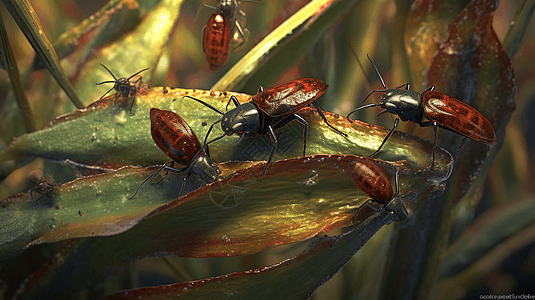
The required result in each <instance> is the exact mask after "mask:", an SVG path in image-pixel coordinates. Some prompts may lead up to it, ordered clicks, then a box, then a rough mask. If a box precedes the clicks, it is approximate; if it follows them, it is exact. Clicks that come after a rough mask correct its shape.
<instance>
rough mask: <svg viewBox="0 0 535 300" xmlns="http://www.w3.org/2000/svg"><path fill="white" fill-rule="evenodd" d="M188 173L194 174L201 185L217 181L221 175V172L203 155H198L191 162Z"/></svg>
mask: <svg viewBox="0 0 535 300" xmlns="http://www.w3.org/2000/svg"><path fill="white" fill-rule="evenodd" d="M188 171H189V172H190V173H191V174H194V175H195V177H196V178H197V180H198V181H199V182H202V183H212V182H214V181H216V180H217V179H219V174H221V170H219V168H218V167H217V165H216V164H214V163H213V162H212V160H211V159H210V157H208V155H206V154H205V153H203V154H201V155H199V156H198V157H197V159H195V160H194V161H193V163H192V164H191V166H190V167H189V170H188Z"/></svg>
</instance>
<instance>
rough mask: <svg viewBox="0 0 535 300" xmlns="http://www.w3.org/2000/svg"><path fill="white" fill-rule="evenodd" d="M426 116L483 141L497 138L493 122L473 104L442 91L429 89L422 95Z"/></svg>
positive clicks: (492, 140)
mask: <svg viewBox="0 0 535 300" xmlns="http://www.w3.org/2000/svg"><path fill="white" fill-rule="evenodd" d="M422 104H423V110H424V114H425V116H426V117H427V118H428V119H430V120H433V121H436V122H437V123H438V124H440V125H441V126H443V127H445V128H446V129H451V130H452V131H454V132H457V133H459V134H461V135H464V136H466V137H468V138H471V139H473V140H476V141H479V142H483V143H493V142H494V140H495V139H496V135H495V133H494V128H493V127H492V124H491V123H490V122H489V120H487V118H485V116H483V115H482V114H481V113H480V112H478V111H477V110H476V109H475V108H473V107H472V106H470V105H468V104H466V103H464V102H462V101H460V100H458V99H455V98H453V97H450V96H448V95H444V94H442V93H438V92H434V91H428V92H425V93H424V94H423V95H422Z"/></svg>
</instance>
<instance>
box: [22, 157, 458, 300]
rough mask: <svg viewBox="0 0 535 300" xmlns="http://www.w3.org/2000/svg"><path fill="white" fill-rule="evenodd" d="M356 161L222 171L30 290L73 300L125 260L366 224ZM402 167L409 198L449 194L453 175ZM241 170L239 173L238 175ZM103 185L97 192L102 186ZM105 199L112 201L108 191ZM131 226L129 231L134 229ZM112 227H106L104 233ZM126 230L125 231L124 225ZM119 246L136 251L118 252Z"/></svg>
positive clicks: (243, 250) (222, 253) (69, 260)
mask: <svg viewBox="0 0 535 300" xmlns="http://www.w3.org/2000/svg"><path fill="white" fill-rule="evenodd" d="M356 159H359V158H358V157H355V156H336V155H321V156H310V157H305V158H298V159H290V160H283V161H278V162H275V163H273V165H272V166H271V167H270V168H268V171H267V173H266V175H265V176H264V179H263V180H262V181H259V180H258V179H257V178H260V177H261V174H262V171H263V168H264V164H263V163H259V162H257V163H253V164H250V163H249V164H245V165H244V164H241V163H238V164H237V163H233V164H223V165H220V166H221V167H222V168H223V169H224V170H225V171H224V174H229V175H228V177H226V178H225V179H223V180H221V181H218V182H215V183H213V184H210V185H208V186H204V187H201V188H200V189H197V190H195V191H193V192H191V193H189V194H187V195H185V196H183V197H181V198H178V199H176V200H174V201H172V202H169V203H168V204H164V205H163V206H161V207H159V208H157V209H155V210H153V211H152V212H150V213H149V214H147V215H146V216H145V217H143V220H141V221H139V222H138V223H137V225H136V226H134V227H132V228H131V229H130V230H128V231H125V232H123V233H121V234H118V235H113V236H107V237H98V238H97V237H95V238H92V239H90V240H85V241H83V240H81V241H80V242H77V243H76V244H77V245H79V246H77V247H78V249H77V250H76V252H75V253H72V254H69V257H64V259H65V264H64V265H61V266H58V267H57V269H56V270H55V271H53V272H52V271H49V272H47V273H46V274H45V275H43V276H44V277H43V279H42V281H40V282H39V283H36V284H38V285H40V287H39V288H35V287H33V288H32V289H31V290H30V291H28V292H29V293H30V294H31V295H35V294H34V293H42V292H45V291H44V290H43V289H46V294H49V293H52V294H56V293H62V294H63V293H66V295H70V294H71V293H74V292H76V291H77V289H78V287H81V286H85V285H89V286H93V285H95V284H97V283H99V282H101V281H103V280H105V279H106V278H108V276H110V275H111V274H110V273H109V272H110V271H112V269H113V268H112V269H110V266H118V264H119V265H120V264H121V262H123V261H125V260H126V261H128V260H133V259H139V258H146V257H160V256H166V255H173V256H182V257H229V256H241V255H246V254H251V253H255V252H258V251H260V250H263V249H266V248H269V247H272V246H275V245H281V244H287V243H291V242H295V241H301V240H304V239H307V238H310V237H312V236H314V235H316V234H318V233H320V232H324V231H327V230H330V229H333V228H338V227H342V226H348V225H350V224H352V223H353V222H355V221H357V220H363V218H366V217H367V216H369V215H370V214H373V213H375V211H374V210H372V209H365V210H363V211H364V214H363V215H362V216H361V214H359V216H358V219H353V216H354V215H355V212H356V211H357V209H358V207H359V206H361V205H362V204H363V203H364V202H365V201H366V200H368V198H369V197H368V196H367V195H366V194H364V193H363V192H362V191H360V190H359V189H358V188H356V187H355V185H354V183H353V181H352V179H351V177H350V176H348V173H347V169H348V166H349V161H351V160H356ZM376 163H377V165H378V166H379V167H380V168H383V169H385V171H388V172H390V174H391V172H392V167H388V165H384V163H381V162H380V161H377V162H376ZM249 165H250V167H248V166H249ZM397 167H399V168H400V176H401V177H400V189H401V193H406V192H408V191H412V192H415V193H416V195H417V197H418V198H419V199H425V198H427V197H429V196H430V195H433V194H436V193H439V192H441V191H442V190H443V188H444V186H443V185H442V183H441V182H443V180H445V178H446V177H445V176H447V175H448V174H447V172H445V171H444V172H438V173H437V171H436V170H435V171H424V172H421V171H419V170H415V171H414V170H411V169H410V168H408V167H407V165H406V162H400V163H398V164H397ZM235 168H237V172H235V173H233V172H232V171H233V170H235ZM110 174H112V173H110ZM105 175H108V174H105ZM105 175H99V176H105ZM391 176H392V175H391ZM415 178H416V180H415ZM127 180H130V179H127V178H126V177H124V178H122V180H121V181H122V184H123V185H124V184H125V181H127ZM93 181H94V180H93ZM138 182H139V178H138ZM119 184H120V183H116V185H119ZM95 185H96V187H93V188H99V186H98V185H97V184H95ZM167 188H168V187H148V186H147V187H144V188H143V189H142V190H141V192H140V194H139V195H138V197H139V198H140V199H139V200H137V202H136V203H138V205H142V202H148V203H147V204H146V207H147V208H149V207H150V206H151V205H153V204H151V202H152V201H148V200H149V199H152V197H155V196H153V194H160V195H161V194H162V193H164V192H163V190H167ZM101 189H104V188H101ZM154 189H157V190H154ZM158 189H159V191H158ZM156 191H157V192H156ZM86 194H87V193H86ZM101 195H102V196H104V193H102V194H101ZM273 195H277V197H273ZM112 196H116V198H118V199H117V200H115V201H116V202H118V201H119V200H120V199H124V197H125V195H124V194H122V195H114V194H112V195H109V197H108V198H111V197H112ZM110 201H111V200H110ZM117 205H121V204H115V205H113V204H110V205H109V206H110V208H111V210H113V207H115V206H117ZM101 207H102V206H101V205H97V206H96V207H95V208H94V209H92V210H88V211H87V213H85V214H84V216H83V217H84V218H85V217H86V216H87V217H90V216H91V214H92V212H93V211H95V212H96V213H97V214H100V215H105V212H101V210H102V209H101ZM106 210H107V208H106ZM130 211H131V210H130ZM127 212H128V211H127ZM118 215H119V216H120V215H126V214H118ZM134 217H135V216H132V223H133V224H135V223H136V222H137V220H136V219H134ZM118 218H122V217H118ZM114 219H115V218H114V217H113V216H111V215H107V216H105V217H104V219H102V217H101V218H100V220H101V222H102V223H105V224H104V225H107V224H110V222H113V220H114ZM73 222H75V223H73V225H76V224H78V223H80V222H77V221H76V220H75V221H73ZM106 222H108V223H106ZM95 223H97V222H95ZM123 223H125V222H123ZM193 224H194V225H195V226H192V225H193ZM69 226H70V225H69V224H65V226H64V228H65V229H62V230H60V231H57V232H56V231H49V233H47V234H45V235H43V236H42V237H41V238H39V239H38V240H36V241H35V242H34V243H32V244H35V243H40V242H43V241H48V242H50V241H52V240H54V239H56V240H57V239H65V238H67V236H66V233H70V232H71V230H70V229H69ZM80 226H81V227H84V226H85V225H84V224H80V225H76V226H72V228H73V230H72V234H70V235H69V237H73V236H75V235H77V236H84V235H85V236H90V235H89V229H90V228H91V227H87V230H86V233H85V234H80V232H81V231H80V230H78V229H79V228H80ZM92 226H93V227H94V225H92ZM99 226H100V225H99ZM126 226H127V227H129V226H130V224H127V225H126ZM104 227H105V226H100V228H101V229H104ZM118 228H119V229H120V230H122V229H124V227H123V226H119V227H118ZM116 229H117V228H115V226H112V228H109V230H108V231H109V233H112V234H113V233H116V232H117V230H116ZM50 238H51V239H50ZM117 245H128V247H125V248H122V249H121V250H120V251H118V249H117ZM97 249H98V250H97ZM69 251H70V250H69ZM104 253H105V254H104ZM81 261H83V262H84V264H88V265H87V269H86V268H82V269H86V270H87V272H84V274H82V273H78V276H76V277H72V276H70V275H68V274H70V272H71V271H70V270H71V268H73V267H75V266H74V265H79V264H80V262H81ZM73 264H74V265H73ZM89 266H91V267H89ZM47 268H48V267H47ZM35 278H37V277H34V280H37V279H35ZM50 282H63V283H65V284H66V286H68V287H65V286H63V285H62V286H61V287H57V286H53V285H50V284H49V283H50ZM28 289H29V288H28ZM64 289H67V290H68V291H66V290H64ZM30 294H28V295H30Z"/></svg>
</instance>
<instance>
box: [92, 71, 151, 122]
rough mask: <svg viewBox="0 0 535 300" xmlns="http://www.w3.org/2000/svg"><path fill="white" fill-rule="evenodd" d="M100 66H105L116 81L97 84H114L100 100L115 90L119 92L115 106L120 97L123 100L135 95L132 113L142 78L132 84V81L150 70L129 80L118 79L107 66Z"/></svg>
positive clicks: (124, 78)
mask: <svg viewBox="0 0 535 300" xmlns="http://www.w3.org/2000/svg"><path fill="white" fill-rule="evenodd" d="M100 65H101V66H103V67H104V69H106V71H108V72H109V73H110V74H111V76H112V77H113V79H115V80H110V81H103V82H99V83H97V85H101V84H103V83H113V84H114V85H113V87H112V88H111V89H109V90H108V91H107V92H106V93H105V94H104V95H102V97H100V99H102V98H104V96H106V95H107V94H108V93H109V92H111V90H113V89H115V90H116V91H117V96H115V101H113V105H115V103H116V102H117V99H119V96H123V98H127V97H130V96H132V95H133V96H134V99H132V104H131V105H130V112H132V107H134V101H136V95H137V88H138V87H139V84H140V83H141V76H139V78H137V79H136V80H134V81H132V82H131V81H130V79H132V78H133V77H135V76H136V75H138V74H139V73H141V72H144V71H147V70H148V69H149V68H146V69H143V70H141V71H139V72H137V73H135V74H134V75H132V76H130V77H128V78H126V77H121V78H119V79H117V78H116V77H115V75H113V73H112V72H111V71H110V70H109V69H108V68H106V66H105V65H103V64H100ZM100 99H99V100H100Z"/></svg>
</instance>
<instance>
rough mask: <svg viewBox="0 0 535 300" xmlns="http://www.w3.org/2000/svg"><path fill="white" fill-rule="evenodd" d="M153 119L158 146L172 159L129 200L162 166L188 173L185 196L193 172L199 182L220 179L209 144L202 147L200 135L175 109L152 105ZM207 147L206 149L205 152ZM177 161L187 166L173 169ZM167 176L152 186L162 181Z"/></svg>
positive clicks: (210, 181) (183, 184)
mask: <svg viewBox="0 0 535 300" xmlns="http://www.w3.org/2000/svg"><path fill="white" fill-rule="evenodd" d="M150 121H151V126H150V127H151V128H150V129H151V134H152V139H153V140H154V142H156V145H158V147H160V149H162V151H163V152H165V154H167V156H169V157H170V158H171V159H172V161H170V162H167V163H165V164H164V165H163V166H162V167H161V168H160V169H158V170H157V171H156V172H154V173H152V174H151V175H150V176H149V177H147V179H145V180H144V181H143V182H142V183H141V184H140V185H139V187H138V188H137V190H136V192H135V193H134V195H133V196H132V197H130V198H129V199H132V198H134V197H135V196H136V195H137V193H138V191H139V189H140V188H141V186H143V184H145V183H146V182H147V181H148V180H150V179H151V178H154V177H156V175H158V174H159V173H160V172H161V171H162V170H163V169H165V170H166V171H171V172H177V173H178V172H187V173H188V175H187V176H186V177H184V181H183V182H182V187H181V189H180V195H182V192H183V191H184V188H185V185H186V181H187V180H188V178H189V177H190V176H191V175H192V174H193V175H195V177H196V178H197V181H199V182H200V183H202V184H209V183H212V182H214V181H216V180H217V179H219V174H221V171H220V170H219V168H218V167H217V166H216V165H215V164H214V163H213V162H212V160H211V159H210V157H209V155H208V154H209V150H208V145H205V146H204V147H201V144H200V143H199V140H198V139H197V136H196V135H195V133H194V132H193V130H191V128H190V127H189V125H188V124H187V123H186V121H184V119H182V118H181V117H180V116H179V115H177V114H175V113H174V112H172V111H167V110H160V109H157V108H151V109H150ZM204 148H206V151H205V150H204ZM207 153H208V154H207ZM175 162H177V163H179V164H181V165H184V166H185V167H184V168H182V169H176V168H174V163H175ZM166 177H167V176H166ZM166 177H164V178H163V179H161V180H160V181H158V182H156V183H154V184H153V185H156V184H158V183H160V182H161V181H162V180H164V179H165V178H166Z"/></svg>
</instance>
